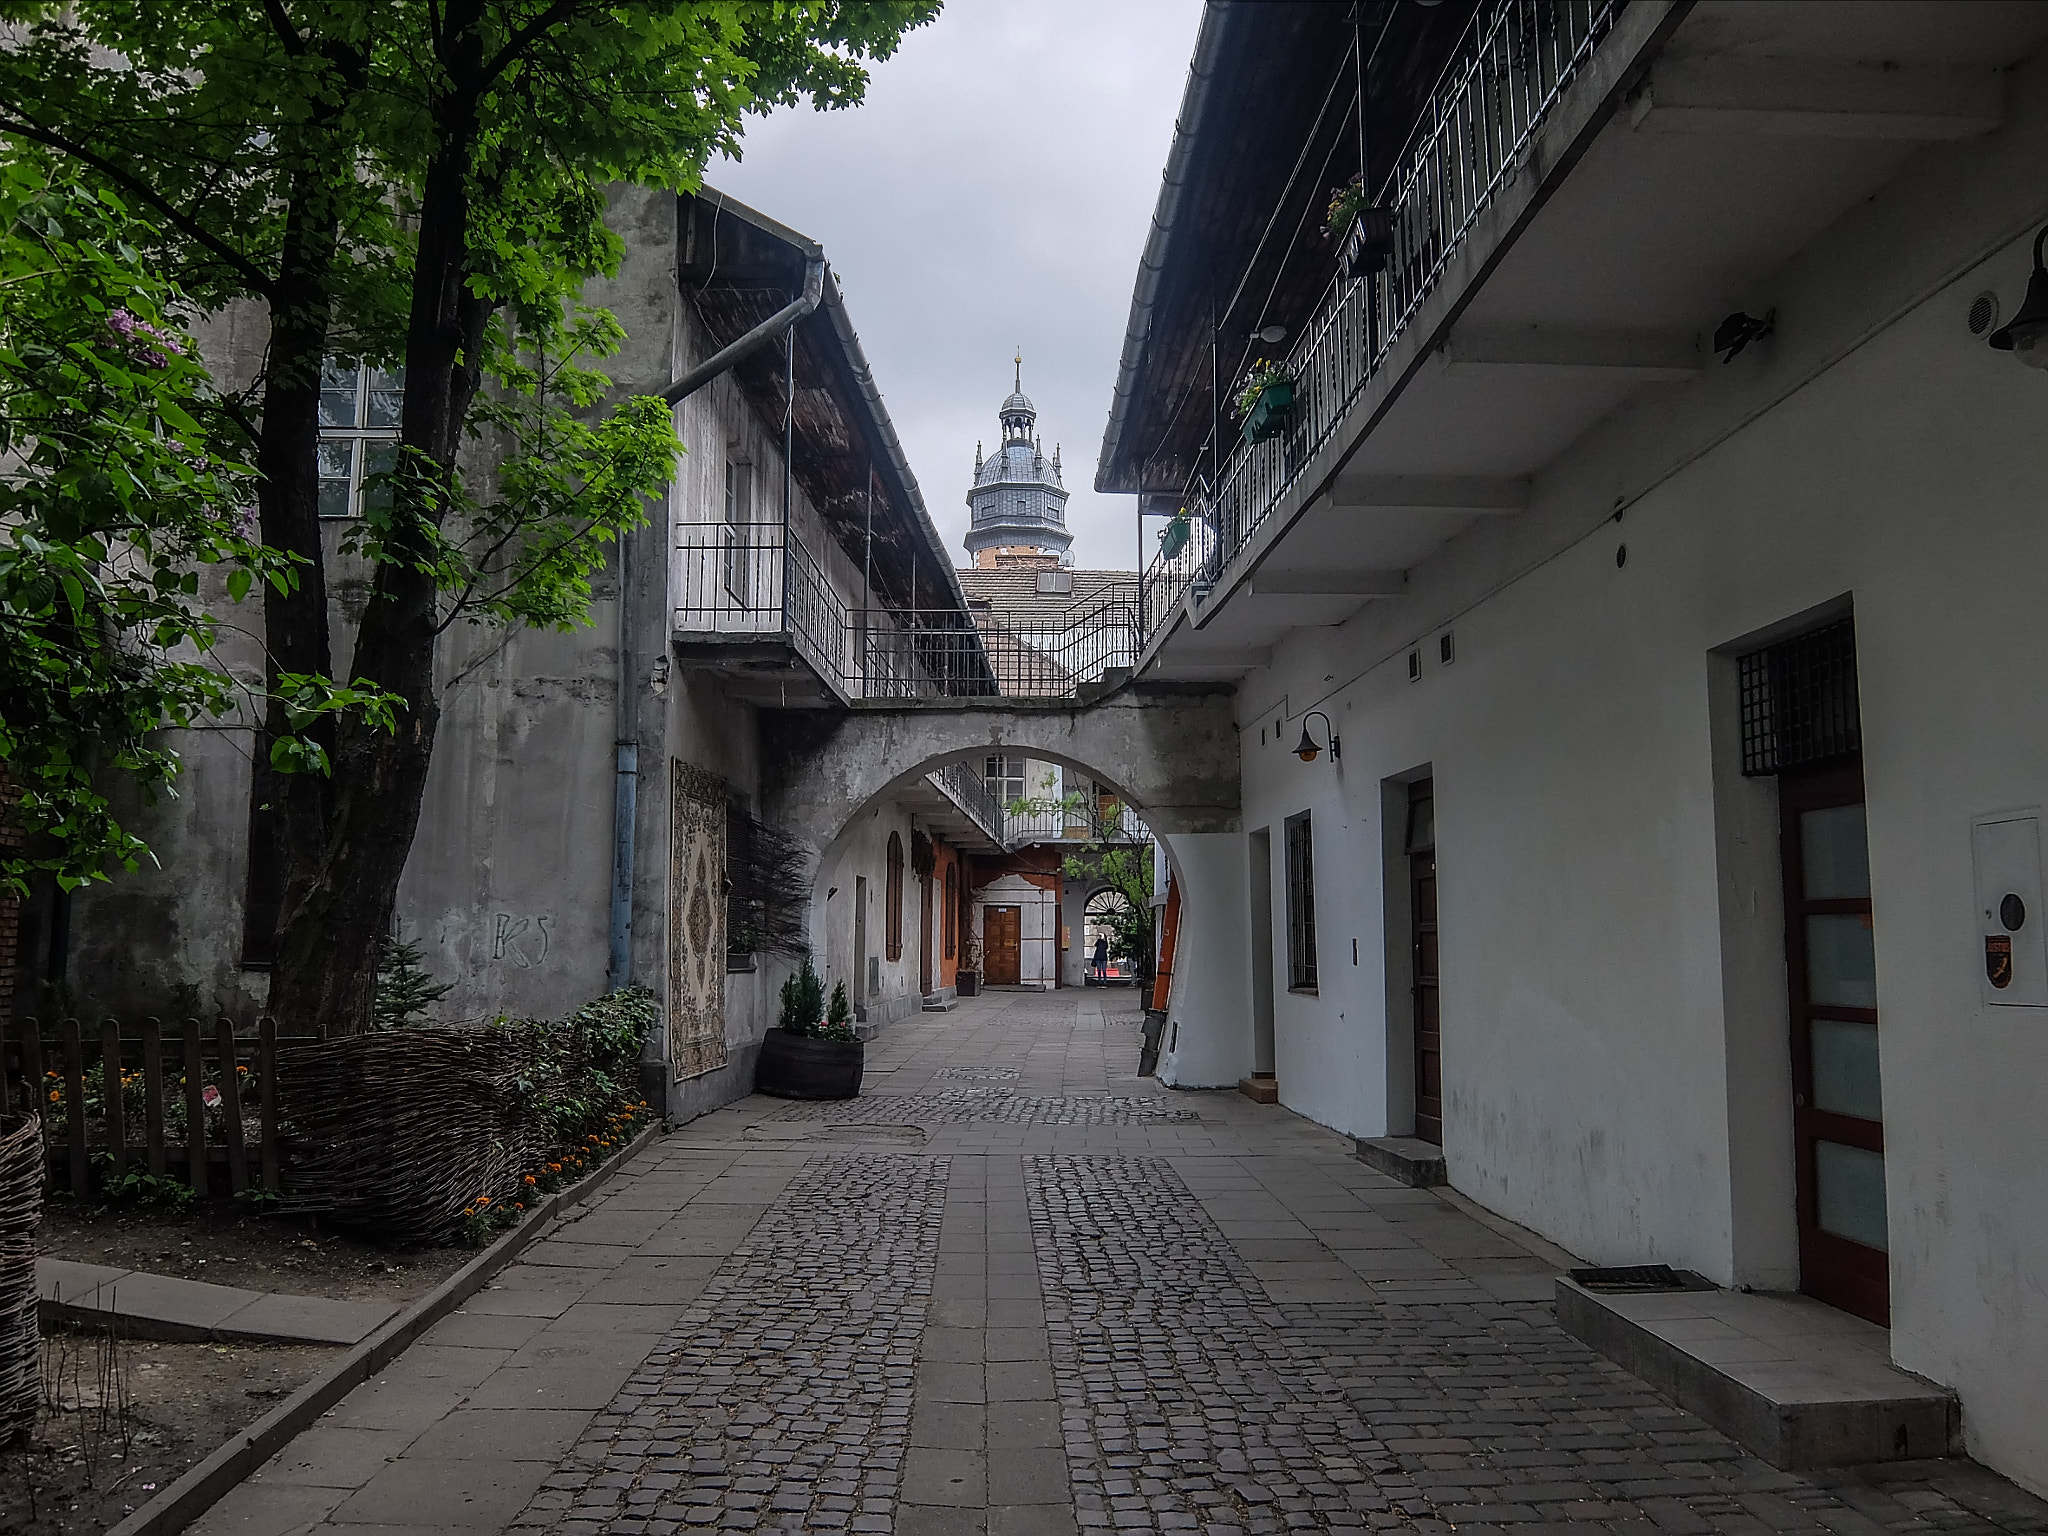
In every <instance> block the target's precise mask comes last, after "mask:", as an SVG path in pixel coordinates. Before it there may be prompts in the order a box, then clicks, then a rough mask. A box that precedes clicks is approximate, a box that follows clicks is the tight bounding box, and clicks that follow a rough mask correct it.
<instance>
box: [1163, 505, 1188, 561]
mask: <svg viewBox="0 0 2048 1536" xmlns="http://www.w3.org/2000/svg"><path fill="white" fill-rule="evenodd" d="M1188 531H1189V530H1188V515H1187V513H1185V512H1176V513H1175V514H1174V515H1173V521H1172V522H1170V523H1168V524H1167V525H1166V526H1165V527H1164V528H1162V529H1161V530H1160V531H1159V558H1160V559H1162V560H1171V559H1172V558H1173V557H1174V556H1175V555H1177V554H1179V553H1180V552H1181V551H1182V550H1184V549H1186V548H1187V547H1188Z"/></svg>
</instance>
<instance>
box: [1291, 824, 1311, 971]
mask: <svg viewBox="0 0 2048 1536" xmlns="http://www.w3.org/2000/svg"><path fill="white" fill-rule="evenodd" d="M1287 990H1288V991H1290V992H1313V991H1315V990H1316V861H1315V836H1314V834H1313V832H1312V831H1311V830H1310V824H1309V813H1308V812H1307V811H1303V812H1302V813H1301V814H1300V815H1299V816H1290V817H1288V818H1287Z"/></svg>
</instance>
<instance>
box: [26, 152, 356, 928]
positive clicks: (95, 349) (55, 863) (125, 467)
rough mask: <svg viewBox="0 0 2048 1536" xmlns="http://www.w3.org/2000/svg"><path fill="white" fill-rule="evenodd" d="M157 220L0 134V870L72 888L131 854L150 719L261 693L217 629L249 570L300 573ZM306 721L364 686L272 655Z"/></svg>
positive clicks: (252, 576)
mask: <svg viewBox="0 0 2048 1536" xmlns="http://www.w3.org/2000/svg"><path fill="white" fill-rule="evenodd" d="M150 236H151V230H150V227H149V225H148V224H147V223H146V222H144V221H141V220H138V219H137V218H135V217H134V215H133V214H132V213H131V212H130V211H129V209H128V207H127V206H126V204H125V203H124V201H123V200H122V199H121V198H120V197H119V196H118V195H116V194H115V193H112V192H110V191H108V190H106V189H105V188H97V189H95V188H93V187H91V186H90V185H88V184H87V183H86V180H85V178H84V177H82V175H81V173H80V171H79V169H78V167H77V166H75V165H74V164H71V163H68V162H65V161H63V160H61V159H59V158H58V157H55V156H52V155H49V154H46V153H43V152H40V151H36V150H33V149H24V148H23V147H21V146H19V145H15V146H8V145H5V144H0V454H4V455H5V456H6V457H5V460H4V467H0V777H4V779H5V781H6V786H7V787H6V803H5V805H4V806H0V816H4V817H6V818H8V819H9V820H11V821H12V822H13V823H14V825H15V828H16V830H17V831H19V832H21V833H23V834H26V837H25V839H23V841H22V843H21V846H19V847H15V846H13V845H12V844H11V843H10V844H0V889H4V890H11V891H13V892H15V893H17V894H20V893H23V892H25V891H26V889H27V884H28V881H29V879H30V877H31V876H32V875H33V874H35V873H36V872H37V871H44V872H47V873H49V874H50V875H53V876H54V877H55V878H56V880H57V881H58V882H59V883H60V884H61V885H62V886H64V887H65V888H66V889H70V888H73V887H75V886H78V885H80V884H83V883H84V882H86V881H88V880H94V879H104V878H106V877H107V875H108V874H109V873H110V872H111V871H114V870H119V869H134V868H135V867H136V864H137V862H138V860H139V859H140V858H142V857H145V856H146V855H147V853H148V850H147V849H146V848H145V846H144V845H143V842H142V839H141V838H140V837H138V836H137V835H136V833H135V832H134V830H133V829H132V828H130V827H129V826H128V825H126V824H125V823H124V821H123V820H122V814H121V812H120V811H119V810H118V803H119V801H120V800H121V799H123V798H132V797H133V796H132V795H129V796H125V797H124V793H123V785H126V786H129V788H130V790H132V791H136V792H139V794H140V796H141V797H143V798H149V799H153V798H155V797H156V796H157V795H158V794H160V793H162V792H165V791H166V790H168V789H169V788H170V787H171V786H172V784H173V782H174V780H175V779H176V776H177V772H178V767H179V763H178V758H177V756H176V754H175V753H174V752H172V751H171V750H170V749H169V748H168V747H166V746H165V745H163V743H162V740H161V738H160V737H159V736H158V735H157V732H158V731H159V730H160V729H161V728H162V727H164V726H185V725H191V724H193V723H195V722H197V721H201V720H204V719H207V718H210V717H218V716H222V715H227V714H229V713H231V712H233V711H234V710H236V709H237V708H241V707H252V706H258V705H260V700H258V699H257V697H256V695H258V694H260V692H261V691H262V690H261V683H262V679H261V678H256V679H248V678H243V679H238V678H237V677H236V676H235V674H234V673H233V672H232V670H231V669H230V668H229V667H228V666H227V665H226V664H225V663H224V661H223V660H222V657H221V648H220V645H219V642H220V641H221V640H222V638H223V632H224V630H226V629H229V628H231V627H232V625H231V624H229V623H227V622H225V621H224V619H223V617H222V615H221V612H220V611H219V610H220V609H221V607H222V606H223V604H222V603H221V602H220V601H219V600H220V599H222V598H225V599H226V600H227V603H226V604H225V606H226V608H227V609H228V612H229V614H230V616H232V611H233V605H234V604H239V603H241V602H242V601H243V600H244V599H245V598H246V597H248V595H249V593H250V589H251V587H252V585H254V584H255V583H258V582H262V583H265V584H267V585H268V586H270V587H271V588H273V589H275V590H276V591H279V592H284V593H289V592H291V591H292V590H294V588H295V587H296V585H297V583H298V580H299V577H300V569H299V566H298V564H297V563H296V562H294V561H292V560H291V559H290V558H289V557H287V556H285V555H284V554H282V553H280V552H279V551H277V550H274V549H270V548H266V547H265V546H264V545H263V544H262V543H261V541H260V540H259V538H258V537H257V531H256V526H255V519H254V517H253V516H252V515H251V502H252V501H253V498H254V491H253V486H252V483H251V481H252V474H251V471H250V469H249V468H248V467H247V466H246V465H245V464H244V463H243V462H242V461H241V458H240V450H241V448H242V446H243V440H242V433H241V431H240V428H239V427H238V426H237V425H236V424H235V422H234V421H233V420H232V419H231V418H230V417H229V416H228V415H227V414H226V413H225V411H224V410H223V401H222V400H221V398H220V396H219V395H218V393H217V392H216V391H215V389H214V387H213V382H212V380H211V379H210V378H209V377H208V375H207V372H206V369H205V368H204V367H203V366H202V365H201V363H200V361H199V358H198V348H197V347H196V345H195V344H194V342H193V339H192V337H191V336H190V334H189V333H188V332H187V330H186V319H187V308H188V306H187V304H186V302H185V299H184V296H183V295H182V294H181V293H180V291H179V290H178V288H177V286H176V285H175V284H174V283H172V282H170V281H169V280H168V279H166V278H165V277H164V276H163V275H162V274H160V273H159V272H157V271H156V270H155V268H154V267H153V265H152V263H151V262H150V261H149V260H148V258H147V257H146V256H145V255H144V254H143V252H142V251H141V250H140V249H139V248H138V247H139V245H140V243H141V242H143V241H146V240H147V239H149V238H150ZM277 684H278V686H279V688H280V690H281V692H282V694H283V695H284V697H285V698H286V699H288V700H289V701H290V710H291V712H292V720H293V722H294V723H293V724H291V725H290V726H289V728H288V729H287V730H286V731H285V732H284V733H283V738H282V739H283V741H284V743H285V747H286V750H287V751H296V752H297V753H299V754H301V755H310V754H312V753H313V752H315V751H317V748H316V747H315V746H314V743H313V741H312V740H311V739H310V738H309V737H308V736H307V735H306V730H307V728H308V727H309V726H311V725H312V724H313V722H315V721H317V720H320V719H321V718H322V717H323V716H326V715H328V714H330V713H331V712H333V711H335V710H339V709H344V708H349V707H353V706H362V707H363V713H364V717H365V718H366V719H368V720H370V721H373V722H374V721H383V722H385V723H387V724H388V722H389V714H388V711H387V710H386V709H385V708H384V707H383V703H382V701H381V699H380V698H379V697H378V696H377V695H376V693H375V691H374V690H363V691H360V692H358V691H355V690H349V689H337V688H335V687H334V686H333V685H332V684H331V683H329V682H327V681H326V680H325V679H324V678H310V677H300V676H292V675H289V674H283V675H280V676H279V677H278V679H277Z"/></svg>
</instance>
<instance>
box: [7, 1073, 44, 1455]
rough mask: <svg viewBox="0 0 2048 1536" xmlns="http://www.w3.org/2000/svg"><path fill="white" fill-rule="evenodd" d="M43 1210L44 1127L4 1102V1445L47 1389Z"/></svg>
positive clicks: (26, 1425) (31, 1420) (30, 1419)
mask: <svg viewBox="0 0 2048 1536" xmlns="http://www.w3.org/2000/svg"><path fill="white" fill-rule="evenodd" d="M42 1214H43V1132H42V1124H41V1122H40V1121H39V1120H38V1119H37V1117H36V1116H34V1115H33V1114H9V1113H8V1112H7V1111H6V1109H5V1107H4V1103H0V1448H5V1447H7V1446H12V1445H19V1444H22V1443H25V1442H26V1441H27V1439H28V1435H29V1431H30V1430H32V1429H33V1428H34V1427H35V1422H36V1402H37V1398H38V1396H39V1394H40V1392H41V1390H42V1374H41V1372H40V1370H39V1369H38V1351H39V1349H40V1345H41V1338H42V1334H41V1330H40V1329H39V1328H38V1327H37V1325H36V1224H37V1223H38V1222H39V1221H40V1220H41V1219H42Z"/></svg>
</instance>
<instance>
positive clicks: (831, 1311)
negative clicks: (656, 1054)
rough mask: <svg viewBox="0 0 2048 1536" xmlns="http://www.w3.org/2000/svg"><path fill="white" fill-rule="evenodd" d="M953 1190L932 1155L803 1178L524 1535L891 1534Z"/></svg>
mask: <svg viewBox="0 0 2048 1536" xmlns="http://www.w3.org/2000/svg"><path fill="white" fill-rule="evenodd" d="M945 1188H946V1165H945V1163H944V1162H943V1161H942V1160H936V1159H931V1158H907V1157H861V1158H851V1159H846V1160H842V1161H839V1162H836V1163H833V1164H830V1165H828V1166H826V1167H825V1168H823V1169H822V1170H820V1173H819V1176H818V1177H817V1178H815V1179H811V1180H806V1181H805V1183H804V1184H803V1185H802V1186H801V1187H800V1188H799V1189H798V1190H796V1191H795V1192H793V1193H792V1195H791V1197H790V1198H789V1200H788V1202H787V1203H786V1204H784V1205H782V1206H781V1207H779V1208H778V1209H776V1210H775V1211H773V1212H771V1213H770V1215H769V1216H768V1218H767V1219H766V1220H765V1221H763V1222H762V1223H761V1224H760V1226H758V1227H756V1228H755V1229H754V1232H753V1234H752V1235H751V1236H750V1237H749V1239H748V1240H747V1242H746V1244H745V1245H744V1246H743V1247H741V1248H740V1249H739V1250H738V1251H737V1252H735V1253H734V1254H733V1256H732V1257H731V1258H730V1259H728V1260H726V1262H725V1263H724V1264H723V1265H722V1266H721V1267H720V1268H719V1271H718V1273H717V1275H716V1276H714V1277H713V1279H712V1282H711V1284H710V1286H709V1287H708V1288H707V1289H706V1290H705V1291H704V1293H703V1295H702V1296H700V1297H699V1298H698V1300H697V1302H696V1304H695V1305H694V1306H692V1307H691V1308H690V1309H689V1310H688V1311H687V1312H685V1313H684V1314H683V1315H682V1317H681V1318H680V1319H678V1321H677V1323H676V1326H675V1328H674V1331H672V1332H671V1333H670V1334H669V1335H668V1337H666V1338H665V1339H663V1340H662V1341H661V1343H660V1345H659V1346H657V1347H656V1349H655V1351H654V1353H653V1354H651V1355H649V1356H648V1357H647V1359H646V1361H645V1363H644V1364H642V1365H641V1367H640V1368H639V1369H638V1370H636V1371H635V1372H634V1373H633V1374H632V1376H631V1377H629V1378H628V1379H627V1382H626V1385H625V1386H624V1388H623V1389H621V1391H620V1393H619V1395H618V1397H617V1399H616V1400H615V1401H614V1402H613V1403H612V1405H611V1406H610V1407H609V1408H608V1409H606V1410H605V1412H603V1413H601V1414H599V1415H597V1417H596V1418H594V1419H592V1420H591V1421H590V1425H589V1427H588V1428H587V1429H585V1430H584V1432H583V1436H582V1438H581V1439H580V1440H579V1441H578V1442H577V1444H576V1448H575V1450H574V1451H572V1452H571V1453H570V1455H569V1457H568V1459H567V1460H566V1461H565V1462H564V1463H563V1465H562V1466H561V1468H560V1469H559V1470H557V1471H556V1472H555V1473H554V1475H553V1476H551V1477H549V1478H548V1480H547V1481H546V1482H545V1483H543V1484H542V1485H541V1490H540V1492H539V1493H538V1494H536V1495H535V1496H534V1500H533V1503H532V1505H531V1506H530V1507H529V1508H528V1510H527V1511H526V1513H525V1514H524V1515H523V1516H522V1517H521V1518H520V1520H519V1521H518V1522H516V1523H515V1524H514V1526H513V1527H512V1528H513V1529H514V1530H516V1531H560V1532H564V1533H578V1532H591V1533H595V1532H616V1531H642V1530H645V1529H647V1528H648V1526H649V1523H650V1522H651V1523H653V1524H654V1525H655V1526H657V1527H658V1528H659V1529H662V1530H667V1531H673V1530H676V1529H678V1528H687V1527H690V1526H709V1525H717V1526H721V1527H723V1528H725V1529H728V1530H733V1529H738V1530H751V1529H755V1528H757V1527H769V1528H777V1527H786V1528H789V1529H794V1530H844V1529H848V1528H851V1529H853V1530H855V1531H887V1530H890V1529H892V1528H893V1525H894V1517H895V1513H896V1494H897V1491H898V1488H899V1487H900V1485H901V1482H902V1472H903V1451H904V1445H905V1442H906V1441H907V1440H908V1439H909V1435H910V1408H911V1380H912V1376H913V1373H914V1371H915V1369H916V1364H917V1346H918V1342H919V1339H920V1337H921V1336H922V1334H923V1333H924V1324H925V1311H926V1308H927V1307H928V1306H929V1305H930V1302H931V1285H932V1270H933V1267H934V1264H935V1262H936V1260H937V1257H938V1248H939V1218H940V1215H941V1213H942V1211H943V1208H944V1201H945Z"/></svg>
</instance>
